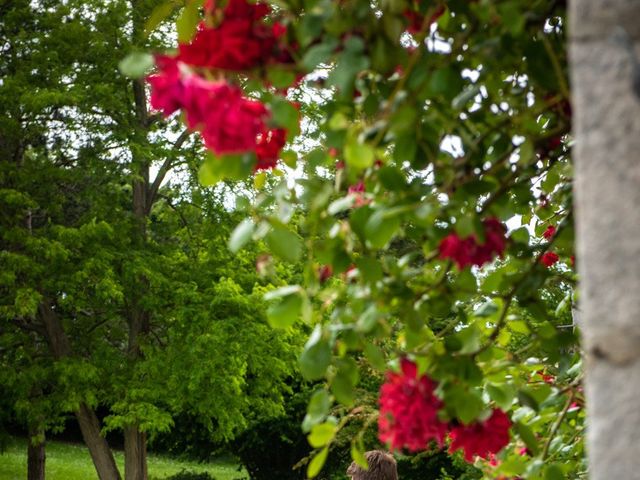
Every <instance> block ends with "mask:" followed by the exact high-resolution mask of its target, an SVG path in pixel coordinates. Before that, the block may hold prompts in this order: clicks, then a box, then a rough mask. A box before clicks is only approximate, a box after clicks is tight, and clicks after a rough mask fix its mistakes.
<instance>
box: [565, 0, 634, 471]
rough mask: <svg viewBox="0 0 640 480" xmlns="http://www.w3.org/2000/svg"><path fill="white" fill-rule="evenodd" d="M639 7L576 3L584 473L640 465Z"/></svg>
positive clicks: (575, 99) (629, 3)
mask: <svg viewBox="0 0 640 480" xmlns="http://www.w3.org/2000/svg"><path fill="white" fill-rule="evenodd" d="M638 18H640V5H638V3H637V2H633V1H625V0H619V1H613V2H603V1H598V0H587V1H574V2H572V5H571V12H570V20H571V22H570V28H571V80H572V83H573V104H574V106H575V111H576V121H575V124H574V133H575V138H576V146H575V159H576V186H575V192H576V224H577V233H578V236H577V251H578V259H579V270H580V274H581V295H580V307H581V312H580V317H581V319H582V322H583V334H584V340H585V351H586V359H587V368H586V370H587V371H586V379H587V384H586V391H587V400H588V411H589V435H588V452H589V466H590V478H593V479H594V480H600V479H605V478H611V477H620V478H634V477H636V476H637V475H638V469H639V468H640V428H638V426H639V422H640V417H639V414H638V408H637V398H638V396H639V395H640V371H639V370H640V355H639V352H640V343H639V341H640V323H639V322H638V317H639V316H640V300H639V299H638V296H637V295H636V294H635V293H633V292H635V291H636V290H637V289H638V288H639V287H640V270H639V269H638V268H637V265H638V256H639V254H640V243H639V242H638V238H639V237H640V231H639V228H640V213H639V210H638V205H640V164H639V163H638V154H637V152H638V149H639V148H640V136H638V132H640V89H639V85H640V69H639V66H638V57H637V53H635V52H637V48H636V45H637V43H638V39H639V38H640V25H639V24H638V21H637V19H638Z"/></svg>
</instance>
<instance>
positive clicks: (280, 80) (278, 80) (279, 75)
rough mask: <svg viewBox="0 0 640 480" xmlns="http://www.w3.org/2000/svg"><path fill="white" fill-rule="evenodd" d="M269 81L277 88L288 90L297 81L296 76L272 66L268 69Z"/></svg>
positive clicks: (286, 70) (289, 71) (284, 69)
mask: <svg viewBox="0 0 640 480" xmlns="http://www.w3.org/2000/svg"><path fill="white" fill-rule="evenodd" d="M267 80H269V82H271V85H273V86H274V87H275V88H287V87H290V86H291V85H293V83H294V82H295V81H296V74H295V73H294V72H292V71H291V70H288V69H286V68H283V67H279V66H271V67H269V68H268V69H267Z"/></svg>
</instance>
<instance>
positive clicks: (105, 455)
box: [75, 403, 121, 480]
mask: <svg viewBox="0 0 640 480" xmlns="http://www.w3.org/2000/svg"><path fill="white" fill-rule="evenodd" d="M75 414H76V418H77V419H78V423H79V424H80V431H81V432H82V438H83V439H84V443H85V444H86V445H87V448H88V449H89V453H90V454H91V460H93V465H94V466H95V467H96V472H98V478H100V480H120V478H121V477H120V472H119V471H118V467H117V465H116V461H115V459H114V458H113V454H112V453H111V449H110V448H109V445H108V444H107V440H106V439H105V438H104V437H103V436H102V435H101V434H100V422H99V421H98V417H97V416H96V414H95V413H94V411H93V410H91V409H90V408H89V407H87V405H85V404H84V403H82V404H80V408H79V409H78V411H76V412H75Z"/></svg>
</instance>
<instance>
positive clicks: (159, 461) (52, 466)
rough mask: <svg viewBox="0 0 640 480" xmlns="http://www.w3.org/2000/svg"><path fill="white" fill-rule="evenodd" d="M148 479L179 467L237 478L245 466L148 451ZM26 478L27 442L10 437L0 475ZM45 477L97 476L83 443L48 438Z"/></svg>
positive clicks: (86, 479)
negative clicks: (206, 461)
mask: <svg viewBox="0 0 640 480" xmlns="http://www.w3.org/2000/svg"><path fill="white" fill-rule="evenodd" d="M115 457H116V462H117V463H118V468H119V469H120V473H124V454H123V452H121V451H116V452H115ZM148 468H149V480H160V479H163V478H166V477H168V476H170V475H173V474H175V473H178V472H179V471H181V470H183V469H184V470H188V471H192V472H208V473H209V474H211V476H212V477H213V478H215V479H216V480H236V479H243V478H248V475H247V474H246V473H245V471H244V469H243V470H241V471H238V464H235V463H233V462H232V461H230V460H218V461H214V462H211V463H197V462H189V461H183V460H176V459H173V458H170V457H164V456H159V455H153V454H150V455H149V458H148ZM25 478H27V442H26V440H25V439H13V440H12V442H11V443H10V444H9V446H8V448H7V450H5V451H4V452H3V453H0V479H1V480H24V479H25ZM46 478H47V480H93V479H97V478H98V476H97V475H96V471H95V469H94V468H93V463H92V462H91V457H90V456H89V452H88V450H87V449H86V447H85V446H84V445H82V444H73V443H64V442H55V441H52V442H47V461H46Z"/></svg>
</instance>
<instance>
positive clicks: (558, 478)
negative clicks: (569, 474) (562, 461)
mask: <svg viewBox="0 0 640 480" xmlns="http://www.w3.org/2000/svg"><path fill="white" fill-rule="evenodd" d="M565 478H566V477H565V475H564V472H563V471H562V468H560V466H559V465H558V464H556V463H552V464H551V465H549V466H548V467H547V468H546V469H545V471H544V480H565Z"/></svg>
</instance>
